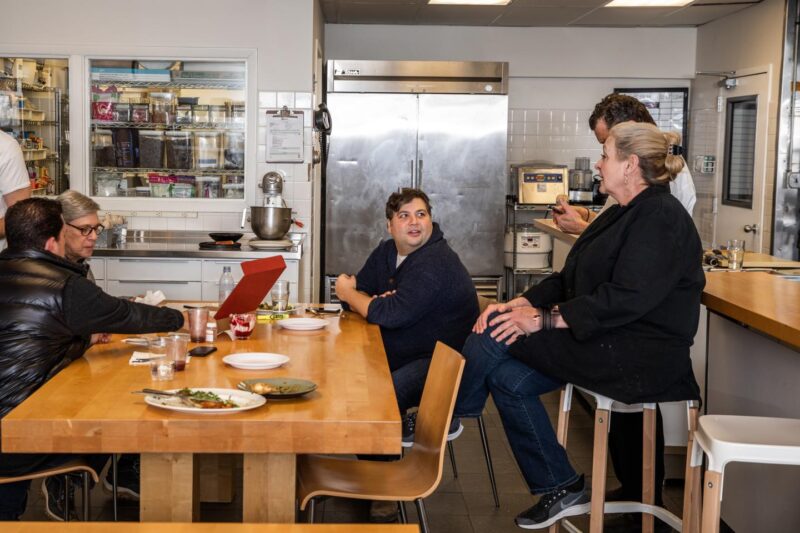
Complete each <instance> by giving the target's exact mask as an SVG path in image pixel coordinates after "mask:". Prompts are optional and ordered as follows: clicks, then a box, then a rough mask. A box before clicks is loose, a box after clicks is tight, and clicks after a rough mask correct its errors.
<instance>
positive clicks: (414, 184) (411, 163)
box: [409, 159, 416, 189]
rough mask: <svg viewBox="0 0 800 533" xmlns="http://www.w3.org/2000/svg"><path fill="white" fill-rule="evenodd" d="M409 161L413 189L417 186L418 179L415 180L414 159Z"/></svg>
mask: <svg viewBox="0 0 800 533" xmlns="http://www.w3.org/2000/svg"><path fill="white" fill-rule="evenodd" d="M409 163H410V165H411V188H412V189H413V188H415V187H416V181H415V180H414V160H413V159H412V160H411V161H409Z"/></svg>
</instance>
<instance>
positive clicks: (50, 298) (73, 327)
mask: <svg viewBox="0 0 800 533" xmlns="http://www.w3.org/2000/svg"><path fill="white" fill-rule="evenodd" d="M65 294H68V295H69V297H70V298H71V300H70V301H66V300H67V297H65ZM182 325H183V316H182V315H181V313H180V312H178V311H175V310H173V309H166V308H163V309H162V308H157V307H152V306H149V305H143V304H136V303H133V302H128V301H126V300H122V299H120V298H114V297H113V296H109V295H107V294H105V293H104V292H103V291H102V290H101V289H100V288H98V287H96V286H95V285H94V284H92V283H91V282H89V281H88V280H86V267H85V266H82V265H78V264H76V263H72V262H70V261H67V260H65V259H62V258H60V257H57V256H55V255H53V254H51V253H49V252H45V251H41V250H22V251H15V250H5V251H4V252H3V253H2V254H0V418H2V417H3V416H5V415H6V413H8V412H9V411H10V410H11V409H13V408H14V407H16V406H17V405H19V404H20V403H22V401H23V400H25V398H27V397H28V396H30V395H31V394H33V392H34V391H36V389H38V388H39V387H40V386H42V384H44V383H45V382H46V381H47V380H49V379H50V378H51V377H53V376H54V375H55V374H57V373H58V372H59V371H60V370H61V369H62V368H64V367H66V366H67V365H68V364H69V363H71V362H72V361H74V360H75V359H78V358H79V357H81V356H82V355H83V353H84V352H85V351H86V350H87V348H89V345H90V339H91V334H92V333H137V332H138V333H147V332H155V331H171V330H175V329H178V328H180V327H181V326H182Z"/></svg>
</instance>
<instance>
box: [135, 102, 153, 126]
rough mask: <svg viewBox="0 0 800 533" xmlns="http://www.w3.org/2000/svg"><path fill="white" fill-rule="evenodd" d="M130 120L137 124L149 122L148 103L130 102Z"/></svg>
mask: <svg viewBox="0 0 800 533" xmlns="http://www.w3.org/2000/svg"><path fill="white" fill-rule="evenodd" d="M131 122H135V123H137V124H142V123H146V122H150V106H149V105H148V104H131Z"/></svg>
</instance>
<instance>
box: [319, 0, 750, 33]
mask: <svg viewBox="0 0 800 533" xmlns="http://www.w3.org/2000/svg"><path fill="white" fill-rule="evenodd" d="M761 1H762V0H695V1H694V2H693V3H692V4H689V5H688V6H686V7H681V8H605V7H603V5H604V4H607V3H608V2H609V0H511V3H509V4H508V5H507V6H450V5H433V6H430V5H428V0H320V4H321V6H322V12H323V13H324V16H325V22H327V23H329V24H408V25H444V26H526V27H529V26H604V27H608V26H612V27H613V26H622V27H635V26H658V27H664V26H700V25H702V24H706V23H708V22H711V21H712V20H715V19H718V18H722V17H724V16H727V15H730V14H731V13H734V12H736V11H740V10H742V9H746V8H747V7H749V6H752V5H754V4H758V3H760V2H761Z"/></svg>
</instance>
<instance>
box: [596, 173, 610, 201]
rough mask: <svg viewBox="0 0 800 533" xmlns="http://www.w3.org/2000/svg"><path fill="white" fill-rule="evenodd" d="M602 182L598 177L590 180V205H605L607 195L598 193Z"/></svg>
mask: <svg viewBox="0 0 800 533" xmlns="http://www.w3.org/2000/svg"><path fill="white" fill-rule="evenodd" d="M602 181H603V180H602V179H601V178H600V176H594V177H593V178H592V203H593V204H594V205H605V203H606V200H608V195H607V194H603V193H602V192H600V183H601V182H602Z"/></svg>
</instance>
